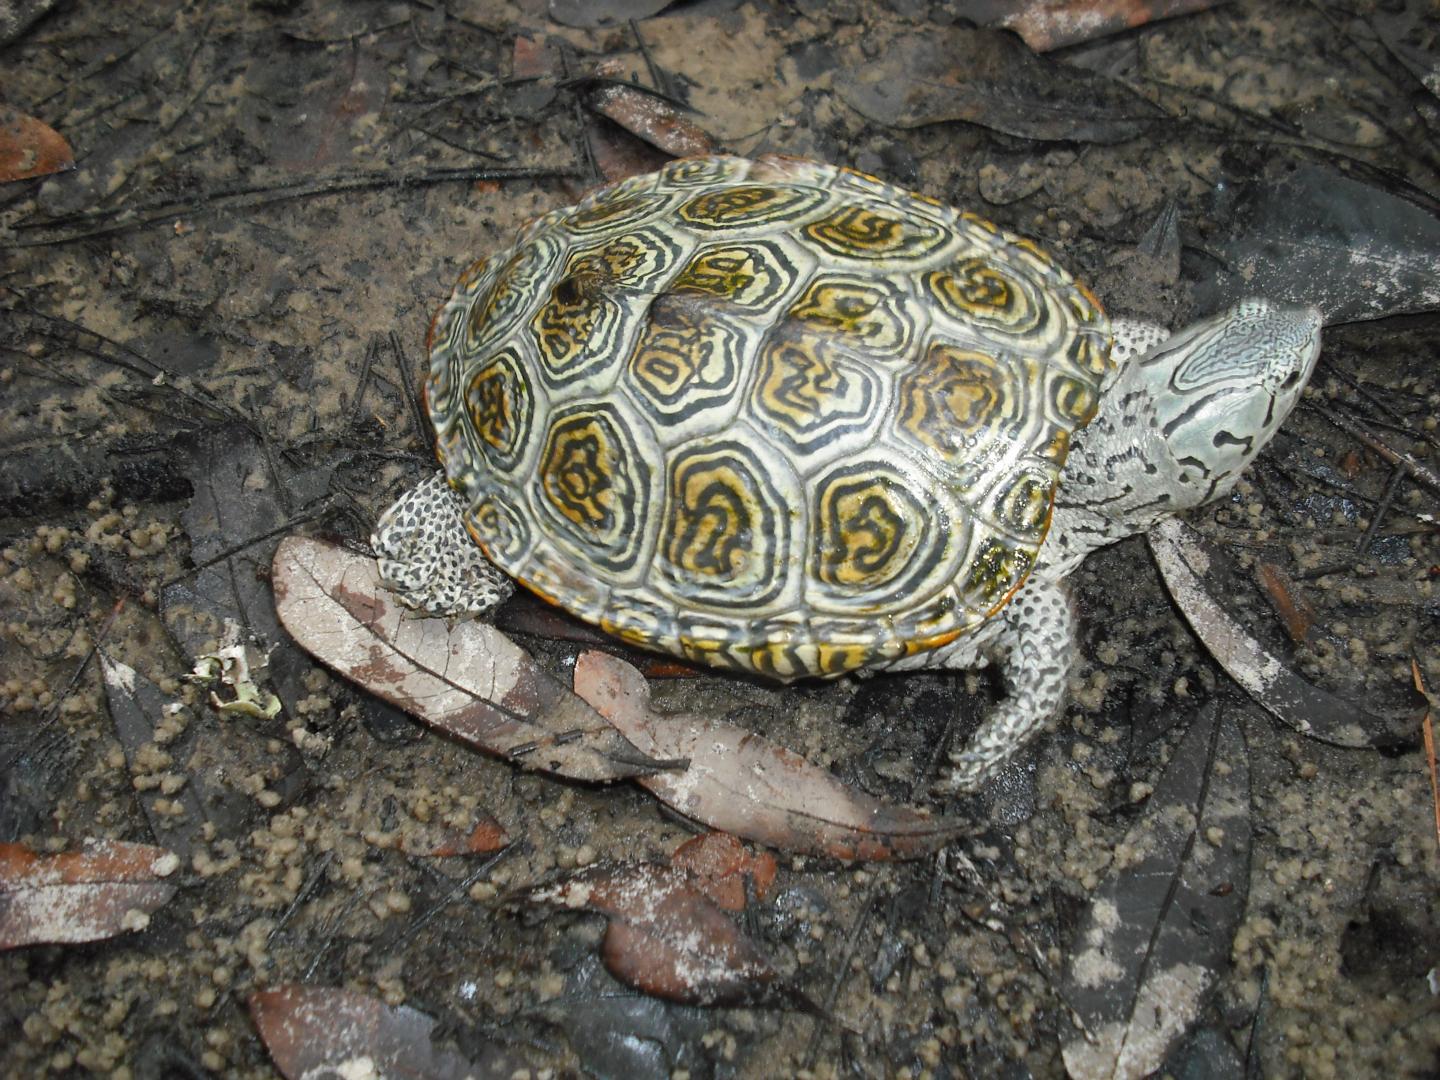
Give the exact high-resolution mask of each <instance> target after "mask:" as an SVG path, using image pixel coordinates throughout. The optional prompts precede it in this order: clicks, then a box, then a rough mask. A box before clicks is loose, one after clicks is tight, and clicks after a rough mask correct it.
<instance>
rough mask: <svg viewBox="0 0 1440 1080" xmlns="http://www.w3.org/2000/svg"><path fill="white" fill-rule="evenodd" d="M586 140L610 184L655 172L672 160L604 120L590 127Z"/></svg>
mask: <svg viewBox="0 0 1440 1080" xmlns="http://www.w3.org/2000/svg"><path fill="white" fill-rule="evenodd" d="M585 138H586V140H587V141H588V143H589V146H590V156H591V157H593V158H594V159H595V167H596V168H597V169H599V170H600V175H601V176H603V177H605V179H606V180H607V181H608V182H610V183H614V182H616V181H619V180H624V179H625V178H626V177H629V176H640V175H641V174H643V173H648V172H654V171H655V170H656V169H658V168H660V167H661V166H662V165H664V164H665V163H666V162H668V161H669V160H670V155H669V154H666V153H665V152H664V151H663V150H657V149H655V147H653V146H651V145H650V144H649V143H647V142H644V141H643V140H641V139H638V138H636V137H635V136H634V135H631V134H630V133H629V132H628V131H622V130H621V129H620V128H618V127H616V126H615V125H614V124H610V123H606V122H605V121H604V120H600V121H597V122H595V123H593V124H587V125H586V128H585Z"/></svg>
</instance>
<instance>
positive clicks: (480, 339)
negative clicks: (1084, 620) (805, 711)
mask: <svg viewBox="0 0 1440 1080" xmlns="http://www.w3.org/2000/svg"><path fill="white" fill-rule="evenodd" d="M1109 345H1110V336H1109V327H1108V324H1107V322H1106V319H1105V316H1104V313H1103V312H1102V311H1101V310H1100V308H1099V306H1098V304H1096V303H1095V301H1094V299H1093V298H1092V297H1091V296H1090V294H1089V293H1088V292H1087V291H1086V290H1085V289H1084V288H1083V287H1081V286H1079V285H1077V284H1075V283H1074V282H1073V281H1072V280H1071V278H1070V277H1069V275H1067V274H1066V273H1065V272H1064V271H1063V270H1061V269H1059V268H1057V267H1056V266H1054V265H1053V264H1052V263H1051V262H1050V260H1049V258H1048V257H1047V256H1046V255H1045V254H1044V253H1043V252H1041V251H1040V250H1039V249H1038V248H1037V247H1035V246H1034V245H1033V244H1032V243H1030V242H1029V241H1026V240H1023V239H1021V238H1019V237H1016V236H1013V235H1010V234H1008V233H1005V232H1003V231H1001V230H999V229H997V228H996V227H995V226H993V225H990V224H989V223H988V222H985V221H984V220H982V219H980V218H977V217H974V216H973V215H969V214H962V213H959V212H957V211H955V210H952V209H949V208H948V207H945V206H942V205H941V204H939V203H936V202H935V201H933V200H931V199H927V198H925V197H923V196H919V195H915V194H911V193H907V192H905V191H902V190H900V189H898V188H894V187H891V186H890V185H888V184H885V183H883V182H882V181H880V180H877V179H875V178H874V177H869V176H864V175H862V174H860V173H855V172H851V171H848V170H844V169H834V168H831V167H829V166H825V165H819V164H815V163H812V162H807V161H800V160H797V159H791V158H780V157H769V158H761V159H758V160H756V161H753V162H752V161H747V160H744V159H740V158H728V157H711V158H692V159H686V160H681V161H675V162H672V163H671V164H670V165H668V166H666V167H665V168H664V169H662V170H660V171H659V172H657V173H653V174H650V175H647V176H640V177H633V178H631V179H629V180H626V181H623V182H621V183H619V184H616V185H612V186H611V187H609V188H605V189H602V190H600V191H597V192H595V193H593V194H591V195H590V196H588V197H587V198H585V199H584V200H582V201H581V202H580V203H579V204H578V205H577V206H574V207H570V208H568V209H564V210H557V211H553V212H551V213H549V214H546V215H545V216H544V217H542V218H540V219H538V220H536V221H535V222H532V223H531V224H530V225H529V226H527V227H526V229H525V230H523V231H522V233H521V236H520V238H519V240H518V241H517V243H516V245H515V247H513V248H511V249H510V250H508V251H504V252H502V253H500V254H499V255H497V256H496V257H494V258H492V259H490V260H488V261H487V262H486V263H484V264H475V265H474V266H472V267H471V268H470V269H469V270H467V271H466V273H465V275H463V276H462V278H461V279H460V281H459V283H458V284H457V285H456V288H455V292H454V294H453V295H452V297H451V298H450V301H449V302H448V303H447V304H446V305H445V307H444V308H443V309H442V310H441V311H440V313H439V314H438V315H437V316H436V318H435V321H434V324H433V326H432V330H431V372H430V380H429V383H428V386H427V401H428V403H429V407H430V413H431V417H432V419H433V420H434V423H435V429H436V433H437V438H438V449H439V454H440V457H441V460H442V461H443V463H444V465H445V468H446V471H447V473H448V474H449V477H450V481H451V483H452V484H453V485H454V486H455V487H456V489H457V490H459V491H460V492H461V493H462V494H463V495H464V497H465V499H466V501H467V503H468V504H469V509H468V510H467V512H466V513H465V515H464V518H465V524H466V527H467V528H468V529H469V530H470V533H471V535H472V536H474V537H475V539H476V540H477V541H478V542H479V543H480V544H481V545H482V546H483V547H484V548H485V550H486V552H487V554H488V555H489V556H490V558H492V559H493V560H494V561H495V562H496V563H497V564H498V565H500V566H501V567H502V568H503V569H504V570H506V571H507V572H508V573H510V574H512V575H513V576H515V577H516V578H518V579H519V580H520V581H522V582H524V583H525V584H526V585H528V586H529V587H530V588H531V589H533V590H534V591H535V592H537V593H539V594H540V595H542V596H544V597H546V598H547V599H550V600H552V601H554V602H556V603H558V604H560V605H562V606H563V607H566V608H568V609H569V610H571V611H573V612H575V613H576V614H577V615H579V616H581V617H582V618H584V619H587V620H589V621H591V622H593V623H596V624H598V625H600V626H602V627H604V628H605V629H607V630H609V631H611V632H614V633H617V634H620V635H621V636H623V637H625V638H627V639H629V640H631V641H634V642H637V643H639V644H644V645H648V646H650V647H653V648H657V649H663V650H667V651H669V652H672V653H676V654H678V655H681V656H685V657H688V658H691V659H694V660H697V661H701V662H704V663H708V664H713V665H716V666H719V667H727V668H734V669H738V670H744V671H756V672H761V673H764V674H768V675H773V676H776V677H779V678H787V679H788V678H795V677H800V676H804V675H821V676H825V675H834V674H839V673H841V672H844V671H850V670H854V669H857V668H863V667H867V666H872V665H877V664H883V663H884V662H885V661H887V660H891V659H894V658H896V657H900V656H904V655H907V654H910V653H914V652H918V651H924V650H927V649H933V648H936V647H938V646H940V645H942V644H945V643H947V642H949V641H952V640H954V639H955V638H956V637H957V636H958V635H959V634H961V633H964V632H965V631H966V630H968V629H970V628H972V627H973V626H975V625H976V624H977V623H979V622H980V621H982V620H983V619H985V618H986V617H988V616H989V615H990V614H992V613H993V612H994V611H995V610H997V609H998V608H999V607H1000V606H1002V605H1003V604H1004V603H1005V602H1006V601H1007V600H1008V598H1009V597H1010V595H1011V594H1012V593H1013V592H1014V591H1015V589H1017V588H1018V587H1019V586H1020V584H1021V583H1022V582H1023V581H1024V579H1025V576H1026V575H1027V574H1028V572H1029V569H1030V567H1031V566H1032V565H1033V562H1034V558H1035V553H1036V551H1037V550H1038V548H1039V545H1040V544H1041V542H1042V541H1043V539H1044V536H1045V531H1046V529H1047V528H1048V524H1049V516H1050V506H1051V500H1052V498H1053V494H1054V487H1055V483H1056V479H1057V477H1058V475H1059V470H1060V467H1061V466H1062V465H1063V464H1064V460H1065V453H1066V450H1067V447H1068V445H1069V438H1070V434H1071V432H1072V431H1074V430H1075V429H1076V428H1077V427H1079V426H1081V425H1083V424H1085V423H1086V422H1088V420H1089V419H1090V417H1091V415H1093V413H1094V409H1095V402H1096V397H1097V393H1098V389H1099V385H1100V380H1101V377H1102V376H1103V374H1104V372H1105V370H1106V366H1107V364H1108V363H1109Z"/></svg>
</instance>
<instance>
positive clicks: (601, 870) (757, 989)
mask: <svg viewBox="0 0 1440 1080" xmlns="http://www.w3.org/2000/svg"><path fill="white" fill-rule="evenodd" d="M530 899H531V900H532V901H534V902H535V903H543V904H550V905H553V906H555V907H559V908H566V909H569V910H572V911H578V910H585V911H593V912H598V913H599V914H602V915H604V916H606V917H607V918H608V919H609V920H610V922H609V925H608V926H607V927H606V930H605V938H604V941H603V942H602V943H601V956H602V958H603V959H604V961H605V966H606V967H607V968H608V969H609V970H610V973H611V974H612V975H614V976H615V977H616V978H617V979H619V980H620V981H621V982H624V983H625V984H626V985H628V986H632V987H634V988H635V989H637V990H639V991H641V992H643V993H646V994H651V995H653V996H655V997H661V998H665V999H666V1000H668V1001H676V1002H681V1003H683V1004H687V1005H750V1004H758V1003H761V1002H767V1001H773V1000H776V999H777V998H778V997H788V998H791V999H792V1000H794V1001H795V1002H796V1003H803V998H801V997H800V996H799V995H796V994H794V993H792V992H790V991H788V990H786V989H785V987H784V985H783V983H782V982H781V979H780V974H779V972H778V971H776V970H775V968H774V966H773V965H772V964H771V963H770V961H769V959H768V957H766V955H765V953H764V951H763V950H762V949H761V948H760V946H759V944H758V943H757V942H755V941H754V940H753V939H751V938H749V937H747V936H746V935H745V934H742V933H741V932H740V930H739V929H738V928H737V927H736V926H735V924H734V923H733V922H731V921H730V918H729V916H727V915H726V914H725V912H724V911H723V910H722V909H721V908H720V906H719V905H718V904H716V903H715V902H714V901H713V900H711V899H710V898H709V897H708V896H706V895H705V893H704V892H703V891H702V890H701V889H700V888H697V887H696V882H695V879H694V877H693V876H692V875H691V874H690V873H689V872H688V871H686V870H683V869H681V868H679V867H674V866H656V865H652V864H648V863H613V864H605V865H600V866H592V867H589V868H587V869H585V870H582V871H580V872H579V873H576V874H572V875H570V876H569V877H566V878H564V879H561V880H559V881H556V882H552V883H551V884H549V885H547V886H545V887H543V888H540V889H536V890H534V891H532V892H531V893H530Z"/></svg>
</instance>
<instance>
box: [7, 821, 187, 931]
mask: <svg viewBox="0 0 1440 1080" xmlns="http://www.w3.org/2000/svg"><path fill="white" fill-rule="evenodd" d="M179 865H180V860H179V859H178V858H177V857H176V856H175V854H174V853H173V852H169V851H166V850H165V849H164V848H158V847H152V846H150V845H149V844H130V843H126V842H124V841H121V840H91V841H87V842H86V844H85V847H84V848H83V849H82V850H80V851H67V852H64V853H62V854H59V855H39V854H36V853H35V852H34V851H32V850H31V849H30V848H28V847H26V846H25V845H24V844H17V843H4V844H0V949H13V948H16V947H17V946H20V945H41V944H46V945H60V944H75V943H78V942H82V941H99V940H101V939H102V938H108V937H113V936H114V935H116V934H120V933H125V932H128V931H131V930H143V929H145V927H146V926H148V925H149V924H150V913H151V912H153V911H155V910H157V909H158V908H160V907H161V906H162V905H164V904H166V903H168V902H169V900H170V898H171V897H172V896H174V895H175V889H176V886H175V885H173V884H171V883H169V882H167V881H165V880H163V879H165V878H167V877H169V876H170V875H171V874H173V873H174V872H175V871H176V869H177V868H178V867H179Z"/></svg>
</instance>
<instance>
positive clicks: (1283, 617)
mask: <svg viewBox="0 0 1440 1080" xmlns="http://www.w3.org/2000/svg"><path fill="white" fill-rule="evenodd" d="M1255 577H1256V579H1257V580H1258V581H1259V582H1260V587H1261V588H1262V589H1264V590H1265V595H1266V596H1268V597H1269V598H1270V604H1271V606H1272V607H1274V608H1275V614H1277V615H1279V616H1280V621H1281V622H1282V623H1284V624H1285V632H1286V633H1287V634H1289V635H1290V640H1291V641H1293V642H1295V644H1296V645H1304V644H1306V643H1307V642H1309V641H1310V639H1311V637H1312V636H1313V634H1314V626H1315V617H1316V616H1315V607H1314V605H1312V604H1311V603H1310V601H1308V600H1306V599H1305V596H1304V594H1302V593H1301V592H1300V590H1299V589H1297V588H1296V587H1295V583H1294V582H1293V581H1291V580H1290V575H1288V574H1286V573H1285V571H1284V570H1282V569H1280V567H1278V566H1276V565H1275V564H1274V563H1269V562H1265V563H1260V564H1259V565H1258V566H1256V567H1255Z"/></svg>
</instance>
